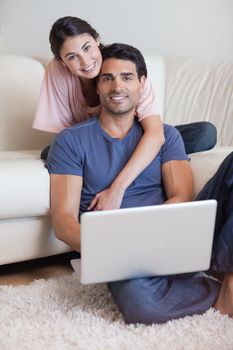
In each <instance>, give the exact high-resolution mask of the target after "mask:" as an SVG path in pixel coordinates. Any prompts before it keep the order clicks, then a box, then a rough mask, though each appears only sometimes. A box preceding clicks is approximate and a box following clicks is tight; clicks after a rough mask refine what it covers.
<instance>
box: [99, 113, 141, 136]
mask: <svg viewBox="0 0 233 350" xmlns="http://www.w3.org/2000/svg"><path fill="white" fill-rule="evenodd" d="M134 116H135V111H131V112H129V113H126V114H118V115H117V114H111V113H108V112H106V111H101V113H100V115H99V122H100V125H101V127H102V128H103V129H104V131H105V132H106V133H107V134H108V135H109V136H111V137H113V138H118V139H123V138H124V137H125V136H126V135H127V134H128V132H129V131H130V129H131V127H132V125H133V122H134Z"/></svg>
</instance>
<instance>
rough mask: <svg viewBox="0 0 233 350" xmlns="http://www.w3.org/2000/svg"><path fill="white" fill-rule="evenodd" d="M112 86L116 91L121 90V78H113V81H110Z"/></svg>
mask: <svg viewBox="0 0 233 350" xmlns="http://www.w3.org/2000/svg"><path fill="white" fill-rule="evenodd" d="M112 88H113V89H114V90H115V91H116V92H121V90H122V84H121V80H120V79H117V78H116V79H114V80H113V83H112Z"/></svg>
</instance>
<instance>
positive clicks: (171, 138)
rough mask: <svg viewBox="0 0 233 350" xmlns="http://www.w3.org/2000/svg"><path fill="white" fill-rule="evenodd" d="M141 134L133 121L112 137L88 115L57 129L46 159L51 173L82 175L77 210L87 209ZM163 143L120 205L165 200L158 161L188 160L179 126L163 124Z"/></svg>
mask: <svg viewBox="0 0 233 350" xmlns="http://www.w3.org/2000/svg"><path fill="white" fill-rule="evenodd" d="M142 135H143V129H142V127H141V125H140V123H139V122H137V121H136V120H135V121H134V123H133V125H132V128H131V129H130V131H129V133H128V134H127V135H126V136H125V137H124V138H123V139H122V140H120V139H118V138H112V137H111V136H109V135H108V134H107V133H106V132H105V131H104V130H103V129H102V127H101V125H100V123H99V120H98V118H91V119H89V120H87V121H85V122H82V123H79V124H77V125H74V126H72V127H70V128H67V129H65V130H63V131H61V132H60V134H59V135H58V136H57V137H56V139H55V140H54V142H53V144H52V146H51V149H50V152H49V155H48V159H47V167H48V170H49V172H50V173H51V174H64V175H78V176H82V177H83V188H82V193H81V201H80V213H83V212H85V211H86V210H87V207H88V205H89V204H90V202H91V200H92V199H93V197H94V196H95V195H96V193H98V192H101V191H103V190H104V189H106V188H108V187H109V186H110V185H111V184H112V182H113V181H114V179H115V178H116V177H117V175H118V174H119V172H120V171H121V169H122V168H123V167H124V166H125V164H126V163H127V162H128V160H129V158H130V157H131V155H132V153H133V152H134V150H135V148H136V146H137V144H138V142H139V141H140V139H141V137H142ZM164 135H165V143H164V145H163V146H162V147H161V149H160V151H159V153H158V155H157V156H156V158H155V159H154V160H153V161H152V162H151V164H150V165H149V166H148V167H147V168H146V169H145V170H144V171H143V172H142V173H141V174H140V175H139V176H138V177H137V178H136V179H135V181H133V183H132V184H131V185H130V186H129V187H128V188H127V190H126V192H125V195H124V198H123V201H122V204H121V208H128V207H138V206H147V205H154V204H161V203H163V202H164V201H165V200H166V195H165V192H164V186H163V182H162V173H161V165H162V164H163V163H165V162H167V161H169V160H188V157H187V155H186V153H185V149H184V144H183V140H182V138H181V136H180V133H179V132H178V130H177V129H176V128H174V127H172V126H170V125H166V124H164Z"/></svg>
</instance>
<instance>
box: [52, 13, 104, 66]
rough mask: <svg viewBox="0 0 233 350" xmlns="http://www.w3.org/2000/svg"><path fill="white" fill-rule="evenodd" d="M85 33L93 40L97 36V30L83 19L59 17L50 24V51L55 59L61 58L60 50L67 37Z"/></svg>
mask: <svg viewBox="0 0 233 350" xmlns="http://www.w3.org/2000/svg"><path fill="white" fill-rule="evenodd" d="M86 33H87V34H89V35H91V36H92V37H93V38H94V39H95V40H97V39H98V38H99V34H98V33H97V31H96V30H95V29H94V28H93V27H92V26H91V25H90V24H89V23H88V22H86V21H84V20H83V19H81V18H78V17H71V16H66V17H62V18H59V19H58V20H57V21H56V22H55V23H54V24H53V25H52V28H51V30H50V34H49V42H50V47H51V51H52V53H53V54H54V56H55V57H56V59H58V60H60V59H61V57H60V50H61V47H62V45H63V43H64V41H65V40H66V38H67V37H69V36H74V35H80V34H86Z"/></svg>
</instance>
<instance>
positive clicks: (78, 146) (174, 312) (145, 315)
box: [47, 44, 233, 324]
mask: <svg viewBox="0 0 233 350" xmlns="http://www.w3.org/2000/svg"><path fill="white" fill-rule="evenodd" d="M102 54H103V65H102V68H101V71H100V75H99V78H98V82H97V91H98V94H99V97H100V102H101V105H102V110H101V113H100V115H99V116H98V117H96V118H91V119H90V120H88V121H86V122H83V123H81V124H78V125H76V126H74V127H71V128H69V129H66V130H64V131H62V132H61V133H60V134H59V135H58V136H57V137H56V139H55V142H54V143H53V145H52V148H51V151H50V153H49V157H48V163H47V166H48V169H49V172H50V174H51V213H52V221H53V226H54V229H55V232H56V235H57V237H58V238H59V239H61V240H63V241H64V242H66V243H67V244H68V245H70V246H71V247H72V248H73V249H74V250H76V251H80V223H79V219H78V213H79V214H82V213H83V212H85V211H87V210H88V207H89V204H90V202H91V200H92V199H93V198H94V197H95V195H96V193H98V192H101V191H102V190H104V189H105V188H107V187H108V186H109V184H111V183H112V181H113V179H114V178H115V176H116V175H117V174H118V173H119V170H120V169H121V168H122V167H123V166H124V164H125V163H126V162H127V160H128V159H129V158H130V155H131V154H132V152H133V150H134V148H135V147H136V145H137V143H138V142H139V140H140V138H141V136H142V133H143V130H142V128H141V126H140V124H139V123H138V122H137V121H136V120H135V119H134V115H135V106H136V105H137V102H138V98H139V92H140V89H141V88H142V86H143V84H144V81H145V79H146V76H147V70H146V65H145V62H144V59H143V57H142V55H141V53H140V52H139V51H138V50H137V49H135V48H133V47H131V46H128V45H124V44H113V45H110V46H108V47H105V48H104V50H103V53H102ZM164 134H165V143H164V145H163V146H162V148H161V150H160V152H159V154H158V155H157V157H156V158H155V159H154V160H153V161H152V163H151V164H150V165H149V166H148V167H147V168H146V169H145V170H144V172H143V173H142V174H140V175H139V176H138V178H137V179H136V180H135V181H134V182H133V183H132V184H131V186H129V188H128V189H127V190H126V192H125V194H124V198H123V201H122V206H121V207H122V208H123V207H133V206H134V207H135V206H145V205H153V204H161V203H172V202H184V201H190V200H192V199H193V182H192V174H191V170H190V166H189V162H188V157H187V155H186V153H185V150H184V145H183V142H182V139H181V137H180V134H179V133H178V131H177V130H176V129H175V128H173V127H171V126H168V125H164ZM225 168H226V167H224V169H225ZM232 173H233V171H232ZM208 186H209V187H210V185H208ZM214 187H215V186H214ZM212 188H213V186H212ZM231 192H232V191H231ZM207 197H208V195H207V194H206V188H205V189H204V190H203V192H202V194H201V195H200V199H205V198H207ZM230 199H231V198H230ZM224 200H225V202H226V201H227V200H228V196H226V198H225V199H224ZM232 202H233V201H232ZM97 209H98V208H97ZM231 213H232V211H231V212H230V213H229V216H230V215H231ZM224 219H225V218H224ZM224 219H223V218H221V220H220V222H221V225H220V226H219V232H217V233H216V236H218V237H219V236H220V233H221V232H222V231H221V228H222V223H223V221H224ZM228 231H229V230H227V237H228V236H229V234H228ZM142 234H143V233H142ZM230 234H231V235H230V236H231V237H233V233H232V231H231V232H230ZM230 249H231V250H230V252H229V254H228V256H229V255H230V256H231V255H232V246H231V248H230ZM220 250H221V252H223V250H222V249H221V246H220ZM224 255H225V254H222V256H223V257H222V258H221V259H222V260H221V261H220V262H218V264H219V265H221V268H218V266H217V265H216V264H215V270H217V271H224V272H226V271H228V272H229V273H227V274H226V277H225V278H224V282H223V287H222V289H221V292H220V294H219V290H220V286H221V285H220V282H219V281H217V280H216V279H213V278H209V277H208V276H206V275H203V274H183V275H176V276H169V277H166V276H164V277H153V278H140V279H134V280H127V281H120V282H113V283H109V289H110V292H111V293H112V295H113V297H114V299H115V302H116V304H117V305H118V308H119V310H120V311H121V312H122V314H123V316H124V318H125V321H126V322H128V323H136V322H142V323H145V324H151V323H162V322H166V321H167V320H169V319H174V318H179V317H183V316H185V315H192V314H195V313H202V312H204V311H206V310H207V309H208V308H210V307H211V306H212V305H213V304H214V303H215V301H216V299H217V298H218V299H217V302H216V307H217V308H218V309H219V310H220V311H221V312H223V313H227V314H230V315H233V291H232V290H233V274H232V267H233V262H232V264H231V263H229V264H228V266H227V269H225V270H223V269H224V268H225V267H226V265H224V263H225V257H224ZM231 288H232V289H231ZM218 294H219V297H218Z"/></svg>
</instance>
